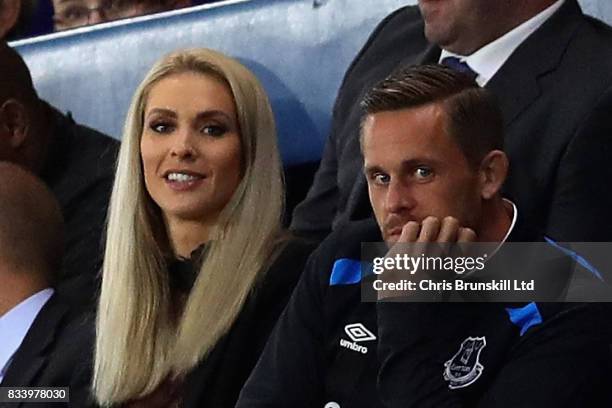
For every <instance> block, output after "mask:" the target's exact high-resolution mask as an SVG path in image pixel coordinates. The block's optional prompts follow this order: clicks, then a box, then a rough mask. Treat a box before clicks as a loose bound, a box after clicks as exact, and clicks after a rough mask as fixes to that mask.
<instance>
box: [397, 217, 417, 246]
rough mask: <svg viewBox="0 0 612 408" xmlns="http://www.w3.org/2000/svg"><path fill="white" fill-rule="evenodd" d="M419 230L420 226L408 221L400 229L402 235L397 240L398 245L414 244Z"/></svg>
mask: <svg viewBox="0 0 612 408" xmlns="http://www.w3.org/2000/svg"><path fill="white" fill-rule="evenodd" d="M420 230H421V224H419V223H418V222H416V221H408V222H407V223H406V224H404V227H403V228H402V233H401V235H400V237H399V239H398V240H397V242H398V243H400V242H403V243H411V242H416V240H417V237H418V236H419V232H420Z"/></svg>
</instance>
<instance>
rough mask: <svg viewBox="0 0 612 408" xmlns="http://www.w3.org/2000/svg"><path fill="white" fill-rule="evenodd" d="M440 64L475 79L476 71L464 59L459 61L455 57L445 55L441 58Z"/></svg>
mask: <svg viewBox="0 0 612 408" xmlns="http://www.w3.org/2000/svg"><path fill="white" fill-rule="evenodd" d="M442 65H446V66H447V67H449V68H451V69H454V70H455V71H457V72H461V73H463V74H466V75H467V76H469V77H470V78H472V80H476V77H477V76H478V73H477V72H476V71H474V70H473V69H472V68H471V67H470V66H469V65H468V64H467V63H466V62H465V61H461V60H460V59H459V58H457V57H446V58H444V59H443V60H442Z"/></svg>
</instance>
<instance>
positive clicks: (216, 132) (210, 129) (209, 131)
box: [201, 125, 226, 137]
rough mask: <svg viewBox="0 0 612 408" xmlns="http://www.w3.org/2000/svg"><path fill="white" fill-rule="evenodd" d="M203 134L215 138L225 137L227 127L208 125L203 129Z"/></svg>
mask: <svg viewBox="0 0 612 408" xmlns="http://www.w3.org/2000/svg"><path fill="white" fill-rule="evenodd" d="M201 132H202V133H204V134H206V135H208V136H213V137H219V136H223V134H225V132H226V130H225V127H223V126H219V125H206V126H204V127H202V129H201Z"/></svg>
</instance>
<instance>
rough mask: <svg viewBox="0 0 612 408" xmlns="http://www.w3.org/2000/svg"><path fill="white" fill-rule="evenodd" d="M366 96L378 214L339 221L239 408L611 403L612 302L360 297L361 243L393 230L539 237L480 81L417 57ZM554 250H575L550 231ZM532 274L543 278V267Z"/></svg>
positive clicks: (398, 234)
mask: <svg viewBox="0 0 612 408" xmlns="http://www.w3.org/2000/svg"><path fill="white" fill-rule="evenodd" d="M361 106H362V108H363V109H364V110H365V115H364V117H363V120H362V134H361V148H362V151H363V154H364V159H365V164H364V174H365V178H366V180H367V183H368V190H369V197H370V201H371V204H372V208H373V210H374V214H375V217H376V222H374V221H372V220H366V221H360V222H355V223H350V224H348V225H347V226H345V227H343V228H340V229H339V230H338V231H336V232H334V233H332V234H331V235H330V236H329V237H328V238H327V239H326V240H325V241H324V242H323V243H322V244H321V246H320V247H319V249H318V250H317V251H316V252H315V253H314V255H313V256H312V257H311V258H310V260H309V264H308V266H307V267H306V269H305V271H304V273H303V275H302V279H301V281H300V282H299V284H298V286H297V288H296V290H295V292H294V294H293V297H292V299H291V300H290V302H289V304H288V306H287V309H286V310H285V312H284V313H283V315H282V316H281V318H280V320H279V323H278V325H277V327H276V329H275V331H274V332H273V334H272V336H271V338H270V340H269V341H268V344H267V346H266V349H265V350H264V353H263V355H262V357H261V359H260V361H259V363H258V365H257V367H256V368H255V370H254V371H253V373H252V375H251V378H250V379H249V381H248V382H247V384H246V385H245V388H244V389H243V391H242V394H241V398H240V400H239V403H238V405H237V406H238V407H239V408H246V407H287V406H291V407H315V406H318V407H323V406H324V407H326V408H340V407H351V408H354V407H370V408H371V407H379V406H380V407H382V406H392V407H403V408H405V407H473V406H480V407H493V406H495V407H517V406H533V407H537V406H542V405H544V404H549V405H551V406H571V407H574V406H593V404H595V403H598V404H602V403H603V402H602V401H610V392H609V391H608V390H607V388H608V386H607V385H606V384H609V381H610V374H609V372H610V371H609V370H610V367H611V365H610V364H611V362H610V355H609V350H608V345H607V336H608V335H609V327H610V323H609V322H608V321H607V319H608V318H607V317H606V311H605V309H606V307H605V306H601V305H598V304H590V305H589V304H584V303H536V302H512V303H507V302H506V303H500V302H498V303H488V304H485V303H442V302H432V303H395V302H380V303H366V302H362V301H361V296H362V288H361V285H360V283H361V282H362V271H361V266H360V265H361V262H360V260H361V259H362V255H363V252H362V243H363V242H373V241H374V242H376V241H381V239H382V240H384V242H385V243H386V245H387V246H388V247H393V249H392V250H395V248H396V247H394V244H396V243H415V242H417V243H422V244H424V243H438V242H440V243H454V242H472V241H479V242H490V243H498V244H499V245H501V246H503V245H504V243H505V242H532V241H535V240H539V239H542V237H541V235H540V233H538V232H537V231H535V232H533V229H532V228H531V226H530V225H528V224H527V225H526V224H525V223H524V222H523V217H522V215H521V208H520V207H518V206H516V205H515V204H514V203H513V202H512V201H510V200H507V199H505V198H503V197H502V195H501V193H500V191H501V188H502V185H503V182H504V180H505V178H506V173H507V171H508V159H507V157H506V155H505V153H504V152H503V150H502V141H503V131H502V120H501V114H500V112H499V110H498V108H497V106H496V104H495V103H494V101H493V99H492V96H491V95H490V94H489V93H488V92H487V91H486V90H484V89H482V88H480V87H478V85H477V84H476V83H475V82H474V81H473V80H472V79H470V78H469V77H467V76H465V75H464V74H460V73H458V72H456V71H455V70H452V69H449V68H444V67H442V66H437V65H436V66H428V65H421V66H416V67H412V68H409V69H405V70H401V71H400V72H398V73H396V74H395V75H392V76H390V77H389V78H388V79H387V80H385V81H383V82H381V83H379V84H378V85H376V86H375V87H374V88H373V89H372V90H371V91H370V92H368V93H367V94H366V96H365V98H364V100H363V101H362V104H361ZM547 248H548V247H547ZM549 251H553V252H554V251H559V255H560V258H561V259H564V258H566V257H565V255H566V254H565V253H564V252H563V251H562V250H561V249H560V248H558V246H557V244H556V243H554V242H553V241H550V245H549V249H548V250H547V251H546V252H549ZM536 255H538V254H536ZM500 256H501V255H499V254H494V255H493V256H492V257H491V258H490V259H489V260H488V261H487V265H490V264H493V262H496V261H498V260H499V259H500ZM535 260H536V261H538V259H537V257H536V259H535ZM524 261H525V262H526V263H528V262H529V260H527V259H525V260H524ZM561 266H562V267H563V268H565V267H566V265H565V264H563V263H561ZM532 270H533V271H534V272H533V276H532V277H534V278H537V277H538V273H539V271H538V268H532ZM576 270H577V271H579V272H580V273H587V274H590V271H588V270H583V269H582V268H577V269H576ZM563 272H565V269H561V270H559V273H560V275H561V276H563V277H567V278H568V279H569V278H570V276H569V275H568V274H565V273H563ZM587 276H588V275H587ZM593 279H594V282H595V285H597V284H598V281H597V278H593ZM561 292H562V293H564V294H565V293H568V292H565V291H561ZM569 292H571V288H570V290H569ZM603 324H606V325H607V326H603ZM377 351H378V354H377ZM577 373H580V374H577Z"/></svg>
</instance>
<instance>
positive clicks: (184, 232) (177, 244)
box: [166, 217, 215, 258]
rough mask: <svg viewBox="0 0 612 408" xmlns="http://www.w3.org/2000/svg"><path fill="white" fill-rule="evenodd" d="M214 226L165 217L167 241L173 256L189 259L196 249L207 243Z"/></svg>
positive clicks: (202, 222) (208, 223)
mask: <svg viewBox="0 0 612 408" xmlns="http://www.w3.org/2000/svg"><path fill="white" fill-rule="evenodd" d="M214 226H215V225H214V224H213V223H211V222H204V221H200V220H197V221H193V220H184V219H178V218H172V217H167V218H166V228H167V231H168V240H169V241H170V245H171V246H172V251H173V252H174V255H175V256H176V257H181V258H189V257H190V256H191V253H192V252H193V251H194V250H195V249H196V248H198V247H199V246H200V245H202V244H203V243H205V242H208V240H209V239H210V234H211V233H212V230H213V228H214Z"/></svg>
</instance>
